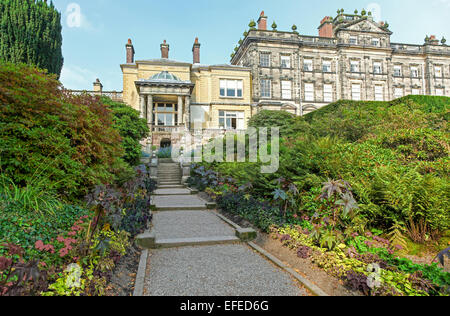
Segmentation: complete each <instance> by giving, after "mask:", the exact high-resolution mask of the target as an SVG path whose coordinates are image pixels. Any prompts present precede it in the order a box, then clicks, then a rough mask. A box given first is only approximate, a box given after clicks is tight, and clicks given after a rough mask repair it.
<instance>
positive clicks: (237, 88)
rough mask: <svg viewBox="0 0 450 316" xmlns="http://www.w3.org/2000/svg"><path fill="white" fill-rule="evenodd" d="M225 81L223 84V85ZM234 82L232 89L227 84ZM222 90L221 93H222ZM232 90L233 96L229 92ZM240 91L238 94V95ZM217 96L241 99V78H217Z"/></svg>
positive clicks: (242, 93)
mask: <svg viewBox="0 0 450 316" xmlns="http://www.w3.org/2000/svg"><path fill="white" fill-rule="evenodd" d="M223 83H225V85H223ZM230 83H234V84H235V85H234V89H233V87H231V86H230V85H229V84H230ZM222 90H223V92H224V93H223V94H222ZM232 90H234V96H232V95H229V92H230V91H232ZM239 92H240V95H239ZM219 96H220V97H221V98H232V99H242V98H244V80H242V79H220V80H219Z"/></svg>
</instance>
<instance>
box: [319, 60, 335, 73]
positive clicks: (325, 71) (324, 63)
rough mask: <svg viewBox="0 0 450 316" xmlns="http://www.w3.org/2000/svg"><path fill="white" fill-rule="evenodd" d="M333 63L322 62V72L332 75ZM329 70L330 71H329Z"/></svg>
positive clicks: (328, 61)
mask: <svg viewBox="0 0 450 316" xmlns="http://www.w3.org/2000/svg"><path fill="white" fill-rule="evenodd" d="M331 65H332V63H331V61H330V60H323V61H322V72H324V73H332V72H333V70H332V67H331ZM327 68H328V70H327Z"/></svg>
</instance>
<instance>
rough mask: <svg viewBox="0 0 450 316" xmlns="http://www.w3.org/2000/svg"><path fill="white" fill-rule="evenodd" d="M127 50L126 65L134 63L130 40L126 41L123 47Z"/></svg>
mask: <svg viewBox="0 0 450 316" xmlns="http://www.w3.org/2000/svg"><path fill="white" fill-rule="evenodd" d="M125 47H126V49H127V64H132V63H134V53H135V52H134V46H133V43H132V42H131V39H128V43H127V44H126V45H125Z"/></svg>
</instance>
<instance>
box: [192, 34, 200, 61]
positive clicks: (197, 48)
mask: <svg viewBox="0 0 450 316" xmlns="http://www.w3.org/2000/svg"><path fill="white" fill-rule="evenodd" d="M192 54H193V55H194V64H200V43H199V42H198V37H196V38H195V42H194V46H193V47H192Z"/></svg>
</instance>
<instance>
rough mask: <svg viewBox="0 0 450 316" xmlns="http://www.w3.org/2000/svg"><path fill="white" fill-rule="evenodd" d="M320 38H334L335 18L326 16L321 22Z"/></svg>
mask: <svg viewBox="0 0 450 316" xmlns="http://www.w3.org/2000/svg"><path fill="white" fill-rule="evenodd" d="M319 36H320V37H328V38H332V37H333V18H332V17H331V16H326V17H324V18H323V19H322V21H320V26H319Z"/></svg>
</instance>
